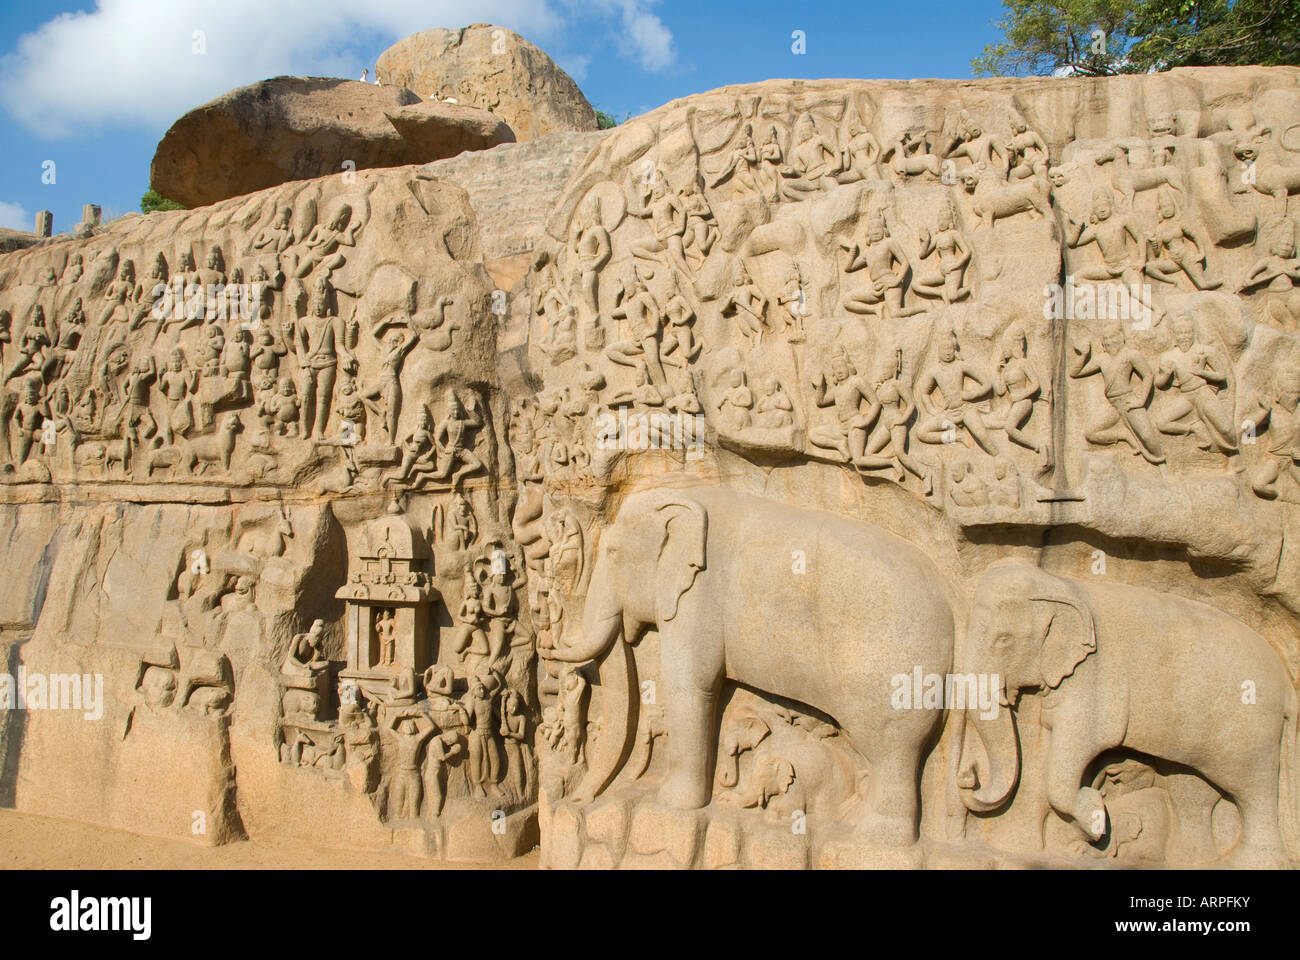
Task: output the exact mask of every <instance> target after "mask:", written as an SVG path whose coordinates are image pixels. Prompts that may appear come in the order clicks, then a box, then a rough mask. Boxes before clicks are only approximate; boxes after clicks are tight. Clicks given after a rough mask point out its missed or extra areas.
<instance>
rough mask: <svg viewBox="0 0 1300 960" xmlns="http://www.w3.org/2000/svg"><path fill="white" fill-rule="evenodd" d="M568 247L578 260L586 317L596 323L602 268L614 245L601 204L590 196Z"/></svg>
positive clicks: (575, 217)
mask: <svg viewBox="0 0 1300 960" xmlns="http://www.w3.org/2000/svg"><path fill="white" fill-rule="evenodd" d="M569 246H570V248H571V249H572V250H573V253H574V256H575V257H576V259H577V263H578V274H579V279H578V287H579V289H580V290H581V292H582V303H583V306H584V307H586V310H587V318H588V320H589V321H590V322H595V321H596V320H597V319H598V318H599V317H600V271H602V270H603V269H605V264H607V263H609V258H610V253H611V247H610V242H609V231H608V230H606V229H605V225H604V224H603V223H602V222H601V218H600V204H599V203H598V202H597V201H596V199H595V198H594V197H592V198H588V199H587V201H586V202H584V203H583V204H582V205H581V206H580V207H578V211H577V213H576V215H575V216H574V219H573V229H572V230H571V231H570V237H569Z"/></svg>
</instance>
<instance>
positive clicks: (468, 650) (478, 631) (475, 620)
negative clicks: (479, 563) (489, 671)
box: [448, 570, 490, 677]
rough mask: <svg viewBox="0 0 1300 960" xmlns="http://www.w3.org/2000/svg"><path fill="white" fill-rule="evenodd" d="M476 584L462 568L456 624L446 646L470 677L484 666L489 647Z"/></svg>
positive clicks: (471, 576)
mask: <svg viewBox="0 0 1300 960" xmlns="http://www.w3.org/2000/svg"><path fill="white" fill-rule="evenodd" d="M480 590H481V588H480V587H479V583H478V581H477V580H475V579H474V575H473V574H472V573H471V572H470V571H468V570H466V571H465V577H464V581H463V584H462V587H461V599H460V607H459V608H457V610H456V625H455V627H454V628H453V630H452V634H451V640H450V643H449V644H448V649H449V650H451V652H452V653H453V654H455V655H456V656H457V657H459V658H460V660H461V663H463V664H464V667H465V669H464V673H465V675H466V676H470V677H472V676H474V675H475V674H476V673H478V672H479V670H481V669H483V668H484V667H486V665H487V662H488V655H489V653H490V648H489V647H488V639H487V634H486V633H485V632H484V630H483V600H482V597H481V596H480Z"/></svg>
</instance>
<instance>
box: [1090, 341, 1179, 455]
mask: <svg viewBox="0 0 1300 960" xmlns="http://www.w3.org/2000/svg"><path fill="white" fill-rule="evenodd" d="M1101 347H1102V349H1101V350H1100V351H1099V350H1097V349H1095V347H1094V346H1093V344H1092V343H1091V341H1090V342H1089V343H1088V344H1087V345H1084V346H1080V345H1079V344H1078V343H1072V344H1071V350H1072V353H1073V356H1072V357H1071V358H1070V361H1069V373H1070V376H1072V377H1075V378H1083V377H1090V376H1092V375H1094V374H1098V373H1099V374H1101V378H1102V382H1103V384H1104V386H1105V393H1106V400H1107V401H1108V402H1109V403H1110V406H1111V409H1110V410H1109V411H1104V412H1102V413H1101V414H1100V415H1099V416H1096V417H1094V419H1093V421H1092V423H1091V424H1090V425H1089V426H1088V429H1087V430H1086V432H1085V434H1084V436H1085V437H1086V438H1087V440H1088V442H1089V443H1095V444H1097V445H1099V446H1106V445H1108V444H1113V443H1127V444H1128V445H1129V446H1131V447H1133V450H1134V452H1135V453H1139V454H1141V455H1142V457H1143V459H1145V460H1146V461H1147V462H1148V463H1153V464H1160V463H1164V462H1165V454H1164V450H1163V449H1162V448H1161V444H1160V437H1159V434H1158V433H1157V432H1156V430H1155V428H1154V427H1153V426H1152V424H1151V418H1150V416H1149V415H1148V413H1147V404H1148V403H1149V402H1150V400H1151V390H1152V387H1153V385H1154V381H1153V377H1152V373H1151V368H1150V366H1149V365H1148V364H1147V362H1146V360H1145V359H1144V358H1143V357H1142V356H1141V354H1139V353H1138V352H1137V351H1136V350H1134V349H1133V348H1132V347H1130V346H1129V345H1128V343H1127V342H1126V340H1125V337H1124V327H1123V326H1122V325H1121V324H1119V323H1115V322H1113V321H1112V322H1108V323H1106V324H1105V325H1104V326H1103V327H1102V329H1101Z"/></svg>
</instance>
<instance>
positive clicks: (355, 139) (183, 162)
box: [149, 77, 515, 207]
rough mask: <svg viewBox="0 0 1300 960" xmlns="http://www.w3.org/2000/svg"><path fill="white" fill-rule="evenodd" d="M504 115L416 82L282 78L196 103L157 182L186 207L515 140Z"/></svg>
mask: <svg viewBox="0 0 1300 960" xmlns="http://www.w3.org/2000/svg"><path fill="white" fill-rule="evenodd" d="M514 139H515V136H514V133H513V131H511V129H510V127H509V126H508V125H507V124H505V123H504V122H502V120H501V118H500V117H497V116H494V115H492V114H491V113H488V112H487V111H486V110H480V109H477V108H474V107H471V106H466V105H460V104H452V103H434V102H431V101H430V102H426V101H422V100H421V99H420V98H419V97H418V96H417V95H416V94H415V93H413V92H412V91H410V90H406V89H403V88H401V87H395V86H379V85H376V84H368V83H359V82H357V81H355V80H337V79H331V78H325V77H276V78H274V79H272V80H263V81H261V82H260V83H254V84H250V85H249V86H246V87H239V88H237V89H235V90H231V91H230V92H229V93H225V94H223V95H222V96H220V97H217V99H215V100H212V101H210V102H208V103H205V104H203V105H202V106H200V107H195V108H194V109H193V110H191V111H190V112H189V113H187V114H185V115H184V116H183V117H181V118H180V119H179V120H177V121H176V122H175V123H174V124H172V126H171V129H170V130H168V131H167V133H166V134H165V135H164V136H163V138H162V141H161V142H160V143H159V144H158V149H157V151H156V152H155V153H154V157H153V164H152V166H151V167H150V171H149V179H150V185H151V186H152V187H153V188H154V189H155V190H157V191H158V192H159V193H160V194H162V195H163V196H164V197H168V198H170V199H172V200H175V201H177V202H178V203H183V204H184V205H185V206H187V207H199V206H206V205H207V204H211V203H217V202H218V201H220V200H225V199H228V198H230V197H235V196H240V195H242V194H246V193H253V192H254V191H257V190H264V189H266V188H267V187H273V186H276V185H277V184H281V183H285V182H287V181H290V180H308V179H311V178H313V177H321V176H326V175H328V174H332V173H340V172H343V171H346V170H364V169H368V168H372V167H396V166H402V165H404V164H408V163H427V162H429V161H431V160H441V159H443V158H446V157H454V156H456V155H457V154H458V153H463V152H464V151H466V150H482V149H484V148H486V147H493V146H496V145H497V144H499V143H512V142H514Z"/></svg>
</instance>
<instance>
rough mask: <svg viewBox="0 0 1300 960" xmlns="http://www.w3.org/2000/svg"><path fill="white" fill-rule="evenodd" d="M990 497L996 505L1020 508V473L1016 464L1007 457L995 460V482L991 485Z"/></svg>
mask: <svg viewBox="0 0 1300 960" xmlns="http://www.w3.org/2000/svg"><path fill="white" fill-rule="evenodd" d="M989 498H990V499H991V500H992V501H993V504H994V506H998V507H1010V508H1011V509H1012V510H1019V509H1020V474H1019V473H1017V472H1016V467H1015V464H1013V463H1012V462H1011V461H1010V460H1008V459H1007V458H1006V457H998V458H997V459H996V460H994V461H993V482H992V483H991V484H990V485H989Z"/></svg>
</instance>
